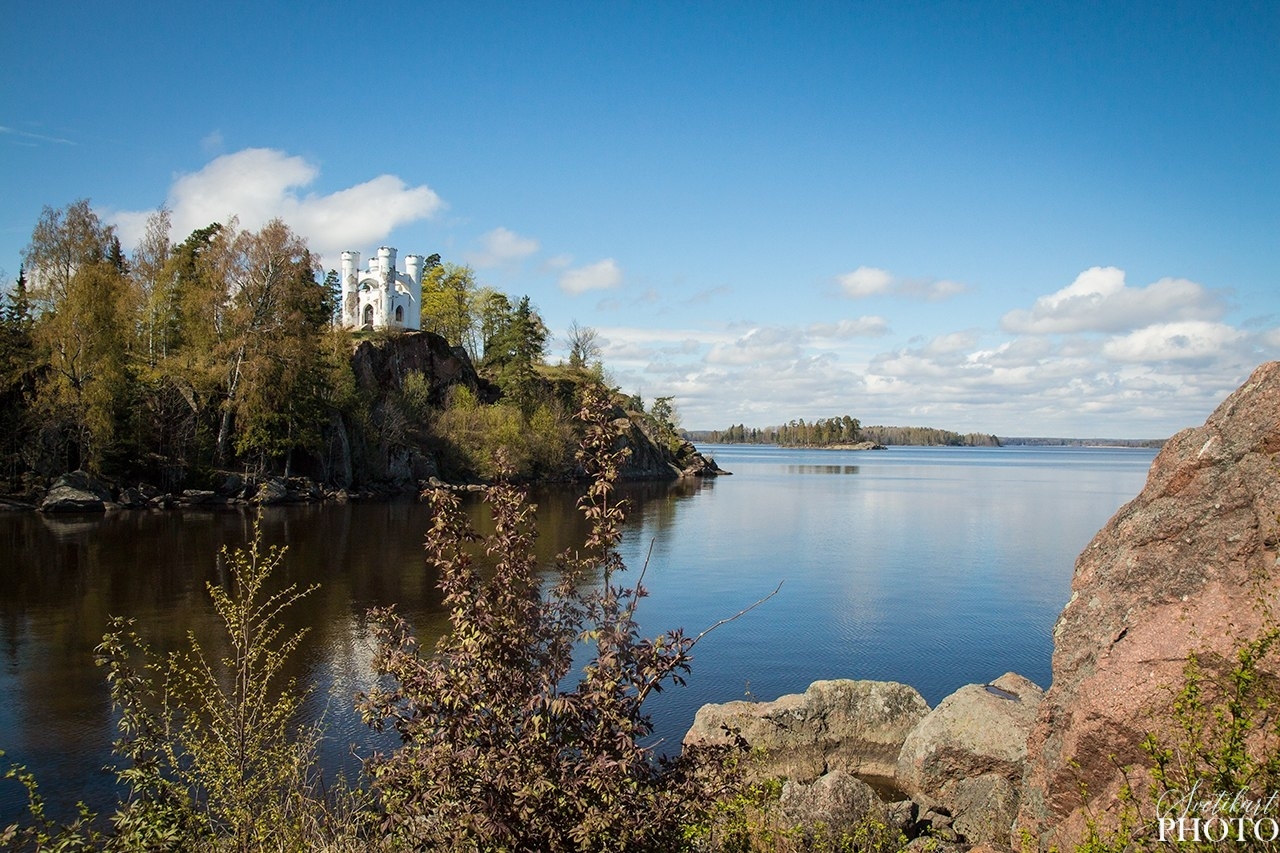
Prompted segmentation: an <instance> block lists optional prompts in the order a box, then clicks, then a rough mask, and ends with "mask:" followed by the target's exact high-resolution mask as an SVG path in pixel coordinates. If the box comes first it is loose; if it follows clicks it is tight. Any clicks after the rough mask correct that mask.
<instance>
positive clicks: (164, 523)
mask: <svg viewBox="0 0 1280 853" xmlns="http://www.w3.org/2000/svg"><path fill="white" fill-rule="evenodd" d="M709 485H710V482H709V481H708V482H707V483H706V484H704V483H701V482H691V483H680V484H676V485H674V486H672V485H669V484H664V483H644V484H629V485H626V486H624V487H623V488H621V489H620V490H619V491H620V492H621V494H622V496H624V497H626V498H627V499H628V500H629V501H631V502H632V505H633V509H632V520H631V521H630V522H629V526H628V528H627V535H629V536H634V535H636V532H637V531H638V530H641V529H643V530H645V531H648V533H647V535H660V534H661V532H662V531H663V530H665V529H667V528H668V527H669V526H670V525H671V524H672V521H673V519H674V517H675V513H676V505H677V503H679V502H681V501H683V500H686V499H688V498H690V497H692V496H693V495H696V494H697V493H699V492H700V491H701V490H703V489H706V488H709ZM580 494H581V492H580V490H578V489H572V488H544V489H538V490H536V491H535V492H534V493H533V494H531V496H530V499H531V500H533V501H534V502H535V503H536V504H537V505H538V512H537V524H538V528H539V531H540V534H541V535H540V537H539V539H538V541H537V545H536V553H537V557H538V559H539V562H540V563H541V564H542V565H543V566H544V570H550V568H551V567H552V566H553V564H554V561H555V557H556V555H557V554H558V553H559V552H561V551H562V550H564V549H565V548H567V547H569V546H570V545H573V544H576V543H580V542H581V541H582V540H583V538H584V537H585V535H586V532H587V530H586V523H585V521H584V520H583V518H582V516H581V514H580V513H579V512H578V511H577V508H576V505H577V501H578V498H579V496H580ZM464 506H465V509H466V511H467V513H468V514H469V516H470V517H471V519H472V522H473V524H474V525H475V526H476V527H477V529H479V530H480V531H481V532H489V531H491V530H492V521H491V519H490V518H489V516H488V512H487V509H486V508H485V507H484V506H483V504H482V503H481V502H480V501H479V500H478V497H477V496H474V495H467V496H466V498H465V500H464ZM255 521H256V522H257V523H259V524H260V525H261V528H262V534H263V542H264V543H265V544H267V545H280V546H287V548H288V554H287V557H286V559H285V561H284V564H283V567H282V571H281V573H280V576H279V577H277V578H275V580H276V581H277V582H278V584H279V586H280V587H283V586H285V585H288V584H291V583H296V584H297V585H298V586H299V587H300V588H304V587H306V586H309V585H311V584H318V585H319V589H318V590H317V591H316V592H314V593H312V594H311V595H309V596H307V597H306V598H304V599H303V600H302V601H300V602H299V603H298V604H297V605H296V606H294V607H293V608H291V609H290V610H288V611H286V612H285V614H284V622H285V628H286V630H287V631H294V630H299V629H303V628H306V629H307V630H308V635H307V637H306V639H305V641H304V643H303V645H302V646H301V647H300V649H299V652H298V654H297V655H296V656H295V657H294V658H293V659H292V660H291V661H290V663H289V666H288V668H287V669H286V671H285V672H284V673H283V676H284V677H285V678H294V679H296V680H297V682H298V683H299V684H307V685H312V686H313V692H312V693H311V695H310V696H309V697H308V700H307V702H306V705H305V707H304V709H303V713H304V715H305V716H306V717H307V718H308V719H318V718H321V717H323V718H324V719H325V720H326V721H327V723H328V726H329V731H328V740H327V741H326V742H325V744H324V746H323V755H322V759H323V761H324V763H325V764H326V765H327V766H329V767H330V768H335V767H344V768H345V769H346V770H347V771H348V773H349V774H350V773H354V772H358V760H357V759H356V758H354V757H353V756H352V748H353V746H354V747H355V749H356V751H357V752H358V753H362V754H367V753H368V752H369V751H370V750H371V749H373V748H374V747H375V746H379V745H389V744H387V743H386V742H385V741H379V740H378V739H377V738H376V737H375V736H374V735H373V733H372V732H370V731H368V730H367V729H366V728H365V727H364V726H362V725H361V724H360V723H359V721H358V719H357V718H356V716H355V714H354V712H353V711H352V704H351V698H352V695H353V694H354V693H355V692H356V691H359V690H364V689H367V688H368V687H369V686H371V682H372V673H371V669H370V665H369V663H370V658H371V655H372V644H371V640H370V637H369V632H368V626H367V625H366V620H365V614H366V613H367V611H368V609H369V608H371V607H376V606H385V605H392V604H394V605H395V606H396V607H397V609H398V610H399V611H400V612H401V613H402V614H403V615H405V617H406V618H407V619H408V620H409V621H410V622H411V624H413V625H414V627H415V629H416V631H417V632H418V635H419V638H420V639H421V640H423V641H424V644H430V643H433V642H434V640H435V638H436V637H438V636H439V634H440V632H441V631H443V630H444V628H445V627H446V625H447V618H446V614H445V612H444V609H443V606H442V598H441V593H440V591H439V589H438V587H437V581H438V577H437V576H436V574H435V572H434V571H433V570H432V569H430V568H429V567H428V566H427V565H426V561H425V559H424V554H423V549H422V543H423V537H424V534H425V532H426V530H427V527H428V525H429V523H430V512H429V508H428V507H427V505H426V504H423V503H418V502H416V501H400V502H391V503H377V504H348V505H325V506H319V505H317V506H294V507H271V508H266V509H264V510H262V511H261V513H259V511H258V510H256V509H254V510H250V509H247V508H213V509H208V508H200V509H184V510H168V511H122V512H115V513H110V514H107V515H99V516H76V517H58V516H44V515H39V514H35V513H28V514H12V513H10V514H5V515H4V516H0V663H2V666H0V749H2V750H4V751H5V752H6V756H5V758H6V760H7V761H15V762H20V763H25V764H27V765H28V766H29V768H30V769H31V770H33V771H35V772H36V774H37V777H38V779H39V780H40V781H41V784H42V788H44V791H45V793H46V795H47V796H48V797H49V799H50V800H51V803H50V805H51V807H52V808H53V809H54V811H55V813H63V814H70V813H71V810H72V808H73V806H74V803H75V801H76V800H77V799H81V798H84V799H86V800H87V801H88V802H90V804H91V805H93V806H94V807H99V808H105V807H109V806H110V804H111V803H112V802H113V801H114V793H113V789H112V784H113V777H112V776H111V774H109V773H107V772H106V771H104V770H103V769H102V768H104V767H106V766H107V765H109V764H110V763H111V762H112V760H113V757H112V755H111V743H112V741H113V740H114V738H115V736H116V732H115V725H114V724H115V720H114V717H113V714H112V711H111V707H110V698H109V695H108V692H107V688H106V684H105V682H104V681H103V678H102V671H101V670H100V669H98V668H97V667H95V666H94V663H93V650H94V647H95V646H96V645H97V644H98V643H99V642H100V641H101V638H102V633H103V631H104V630H105V628H106V626H107V623H108V621H109V619H110V618H111V617H112V616H115V615H122V616H129V617H131V618H134V619H136V620H137V626H136V627H137V630H138V632H139V633H140V634H141V635H142V636H143V637H145V638H146V640H147V642H148V643H149V644H150V645H151V647H152V649H153V650H154V651H155V653H156V654H157V655H164V654H167V653H168V652H169V651H171V650H175V649H178V648H183V647H185V646H186V644H187V642H188V636H192V637H194V638H195V639H196V640H198V641H199V642H200V643H201V644H202V646H203V647H204V648H205V649H206V650H207V651H208V653H209V654H210V655H211V656H215V657H216V656H221V655H223V654H225V653H226V651H227V648H226V644H225V641H224V638H223V636H222V627H221V625H220V624H219V623H218V621H217V620H216V618H215V616H214V614H213V612H212V607H211V605H210V602H209V597H208V593H207V590H206V584H211V583H213V584H221V585H225V584H226V583H227V581H228V578H227V565H226V561H225V559H224V557H223V556H222V550H223V549H224V548H227V549H235V548H239V547H243V546H244V545H245V544H246V543H247V542H249V541H250V539H251V537H252V533H253V527H254V524H255ZM482 570H483V566H482ZM21 803H22V797H21V791H20V790H19V789H18V787H17V786H16V785H15V784H13V783H0V826H4V825H7V824H8V823H9V822H11V821H12V820H13V819H14V818H15V817H16V815H17V813H18V811H19V810H20V808H21Z"/></svg>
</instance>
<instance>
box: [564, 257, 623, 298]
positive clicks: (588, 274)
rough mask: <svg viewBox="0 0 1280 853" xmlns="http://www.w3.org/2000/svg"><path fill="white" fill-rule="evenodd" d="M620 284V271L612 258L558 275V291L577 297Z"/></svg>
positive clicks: (567, 270)
mask: <svg viewBox="0 0 1280 853" xmlns="http://www.w3.org/2000/svg"><path fill="white" fill-rule="evenodd" d="M620 284H622V270H621V269H620V268H619V267H618V262H617V261H615V260H614V259H613V258H605V259H604V260H602V261H596V262H595V263H594V264H588V265H587V266H585V267H575V268H573V269H566V270H565V271H564V272H562V273H561V274H560V289H561V290H563V291H564V292H565V293H569V294H572V295H574V296H577V295H578V294H580V293H586V292H587V291H588V290H608V289H610V288H613V287H617V286H618V285H620Z"/></svg>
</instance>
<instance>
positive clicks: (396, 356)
mask: <svg viewBox="0 0 1280 853" xmlns="http://www.w3.org/2000/svg"><path fill="white" fill-rule="evenodd" d="M351 370H352V373H353V375H354V377H355V381H356V385H357V387H358V389H359V392H360V395H361V397H362V398H363V399H365V400H367V401H369V402H368V405H367V409H366V410H364V411H362V412H361V417H360V418H358V419H353V418H350V417H345V418H340V417H337V416H335V417H334V419H333V420H332V421H331V423H330V425H329V428H328V429H327V431H326V439H327V441H326V448H325V452H324V453H323V454H321V459H320V460H319V462H320V465H319V470H317V471H315V472H314V474H313V475H314V476H316V478H317V479H320V480H322V481H323V482H326V483H331V484H334V485H338V486H342V487H344V488H348V487H356V488H359V489H370V488H372V489H374V490H375V491H376V490H387V489H390V490H405V489H412V488H414V487H416V485H417V484H418V483H420V482H421V481H424V480H429V479H430V478H432V477H437V476H440V475H441V473H440V469H439V466H438V465H437V461H436V458H435V441H434V437H433V436H432V435H431V434H430V433H429V432H428V430H427V428H426V425H425V424H422V423H415V422H414V421H413V420H412V418H411V417H406V415H407V414H408V413H406V412H405V410H404V406H403V405H402V401H401V399H400V392H401V391H402V389H403V387H404V383H405V380H406V377H408V376H410V375H411V374H415V373H416V374H420V375H421V376H422V377H423V379H424V380H425V385H426V388H427V390H428V402H429V403H430V404H431V405H432V406H440V405H443V404H444V402H445V400H446V397H447V395H448V393H449V389H450V388H452V387H454V386H456V385H464V386H466V387H467V388H470V389H471V390H472V391H473V392H474V393H475V396H476V398H477V400H478V401H479V402H480V403H482V404H489V403H493V402H496V401H497V400H498V399H499V398H500V397H501V396H502V392H501V390H500V389H499V388H498V387H497V386H496V385H494V384H492V383H491V382H489V381H488V380H486V379H484V378H483V377H481V376H480V375H479V374H478V373H477V372H476V370H475V368H474V366H473V365H472V363H471V360H470V358H469V357H468V356H467V353H466V351H465V350H464V349H462V348H461V347H451V346H450V345H449V343H448V342H447V341H446V340H445V339H444V338H442V337H440V336H439V335H436V334H433V333H431V332H406V333H403V334H399V335H395V336H390V337H384V338H378V339H374V340H366V341H363V342H361V343H360V344H359V345H358V346H357V347H356V348H355V351H354V352H353V353H352V356H351ZM617 414H618V416H619V417H620V418H621V417H627V416H626V415H625V414H624V412H623V411H622V409H621V408H619V409H618V412H617ZM354 420H358V421H360V422H359V423H355V422H353V421H354ZM629 421H630V423H629V424H627V429H626V442H627V444H628V446H629V447H630V448H631V456H630V458H629V460H628V462H627V465H626V466H625V468H624V469H623V472H622V476H623V478H624V479H664V480H670V479H675V478H677V477H681V476H714V475H716V474H720V473H724V472H722V471H721V470H720V469H719V468H718V467H717V466H716V464H715V461H714V460H712V459H708V458H706V457H704V456H703V455H702V454H701V453H699V452H698V451H697V449H696V448H695V447H694V446H693V445H692V444H689V443H688V442H681V443H680V445H679V446H678V447H670V446H667V444H666V443H664V442H662V441H660V440H659V439H657V438H656V437H655V436H654V435H653V434H652V430H651V428H650V426H649V425H648V424H647V423H646V421H645V419H644V418H642V417H631V418H629Z"/></svg>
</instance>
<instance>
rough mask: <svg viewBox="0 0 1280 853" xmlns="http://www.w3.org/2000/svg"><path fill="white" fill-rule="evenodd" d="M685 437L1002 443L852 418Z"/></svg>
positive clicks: (784, 442)
mask: <svg viewBox="0 0 1280 853" xmlns="http://www.w3.org/2000/svg"><path fill="white" fill-rule="evenodd" d="M685 437H686V438H687V439H688V440H689V441H692V442H694V443H699V442H706V443H710V444H775V445H778V446H779V447H814V448H833V449H835V448H847V447H853V446H868V447H869V446H874V445H890V444H896V445H913V446H925V447H936V446H948V447H999V446H1000V443H1001V440H1000V439H999V438H997V437H996V436H994V435H988V434H984V433H965V434H961V433H958V432H953V431H951V430H946V429H936V428H934V427H897V426H865V427H864V426H863V425H862V423H861V421H859V420H858V419H857V418H855V417H853V416H851V415H839V416H836V417H830V418H818V419H817V420H814V421H805V420H804V418H797V419H795V420H791V421H788V422H787V423H785V424H781V425H778V426H767V427H747V426H744V425H743V424H737V425H735V426H730V427H728V428H727V429H723V430H690V431H686V432H685Z"/></svg>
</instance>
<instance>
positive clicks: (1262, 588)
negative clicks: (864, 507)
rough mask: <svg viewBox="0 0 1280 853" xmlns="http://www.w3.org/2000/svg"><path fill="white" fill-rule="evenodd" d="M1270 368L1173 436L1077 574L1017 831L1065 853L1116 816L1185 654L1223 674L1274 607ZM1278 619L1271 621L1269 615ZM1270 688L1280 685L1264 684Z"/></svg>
mask: <svg viewBox="0 0 1280 853" xmlns="http://www.w3.org/2000/svg"><path fill="white" fill-rule="evenodd" d="M1277 454H1280V362H1270V363H1267V364H1264V365H1262V366H1261V367H1259V368H1258V369H1257V370H1256V371H1255V372H1254V374H1253V375H1252V376H1251V377H1250V378H1249V380H1248V382H1246V383H1245V384H1244V385H1243V386H1242V387H1241V388H1239V389H1238V390H1237V391H1236V392H1235V393H1233V394H1232V395H1231V396H1230V397H1228V398H1227V400H1226V401H1225V402H1223V403H1222V405H1221V406H1219V407H1218V409H1217V411H1215V412H1214V413H1213V415H1212V416H1210V418H1209V419H1208V421H1206V422H1205V424H1204V426H1201V427H1199V428H1196V429H1188V430H1184V431H1183V432H1181V433H1179V434H1178V435H1176V436H1174V437H1173V438H1172V439H1170V440H1169V442H1168V443H1167V444H1165V446H1164V448H1163V450H1162V451H1161V452H1160V454H1159V455H1158V456H1157V457H1156V459H1155V461H1154V462H1153V464H1152V466H1151V471H1150V473H1149V475H1148V477H1147V483H1146V486H1145V488H1144V489H1143V490H1142V492H1141V494H1139V495H1138V497H1137V498H1135V499H1134V500H1133V501H1131V502H1130V503H1128V504H1127V505H1126V506H1124V507H1123V508H1121V509H1120V511H1119V512H1117V513H1116V515H1115V516H1114V517H1113V518H1112V519H1111V520H1110V521H1108V522H1107V524H1106V526H1104V527H1103V528H1102V530H1101V531H1099V533H1098V534H1097V536H1096V537H1094V539H1093V541H1092V542H1091V543H1090V544H1089V546H1088V547H1087V548H1086V549H1085V550H1084V552H1083V553H1082V554H1081V555H1080V557H1079V558H1078V559H1077V561H1076V567H1075V575H1074V578H1073V581H1072V593H1071V599H1070V601H1069V603H1068V604H1067V606H1066V608H1065V609H1064V610H1063V612H1062V615H1061V616H1060V617H1059V619H1058V622H1057V625H1056V626H1055V628H1054V653H1053V683H1052V686H1051V688H1050V689H1049V691H1048V693H1047V695H1046V696H1045V699H1044V701H1043V703H1041V705H1040V710H1039V716H1038V718H1037V721H1036V726H1035V728H1034V730H1033V731H1032V734H1031V737H1030V739H1029V741H1028V766H1027V771H1026V774H1025V776H1024V778H1023V786H1022V796H1021V806H1020V810H1019V816H1018V827H1019V828H1020V829H1022V830H1026V831H1028V832H1029V833H1030V834H1031V835H1032V836H1033V837H1036V838H1038V839H1039V843H1040V847H1041V849H1047V848H1048V846H1049V845H1050V844H1051V843H1056V844H1057V845H1058V846H1059V848H1060V849H1069V847H1070V845H1071V844H1072V843H1073V842H1074V841H1076V840H1077V839H1078V838H1079V837H1080V834H1081V833H1082V831H1083V830H1084V826H1085V812H1084V806H1085V804H1084V803H1083V802H1082V798H1081V794H1080V788H1081V784H1082V783H1083V784H1084V785H1085V786H1086V787H1087V790H1088V792H1089V799H1090V803H1089V804H1088V805H1089V810H1090V811H1092V812H1093V813H1094V814H1095V815H1096V814H1098V813H1099V812H1101V811H1103V810H1104V809H1105V807H1106V806H1107V805H1109V804H1111V803H1113V802H1114V798H1115V795H1116V793H1117V791H1118V790H1119V787H1120V784H1121V781H1122V780H1121V775H1120V772H1119V770H1118V769H1117V768H1118V767H1123V766H1126V765H1130V764H1139V765H1145V764H1147V763H1148V762H1146V761H1145V756H1144V755H1143V753H1142V750H1141V743H1142V740H1143V738H1144V736H1145V735H1146V733H1147V732H1148V731H1151V730H1152V729H1159V728H1160V727H1161V725H1162V724H1161V722H1160V721H1161V720H1162V719H1167V718H1168V715H1169V708H1170V702H1171V699H1172V695H1173V693H1172V691H1173V690H1176V689H1177V687H1178V686H1179V685H1180V684H1181V683H1182V680H1183V676H1182V670H1183V666H1184V664H1185V662H1186V659H1187V654H1188V652H1190V651H1193V650H1194V651H1196V652H1197V654H1198V655H1200V658H1201V660H1202V661H1203V662H1204V663H1205V665H1206V666H1210V667H1211V666H1213V665H1214V663H1215V661H1216V662H1219V663H1220V662H1222V661H1226V660H1230V659H1231V657H1232V655H1233V653H1234V651H1235V650H1236V649H1237V648H1239V646H1240V643H1241V641H1242V639H1247V638H1252V637H1254V636H1256V635H1257V634H1258V633H1259V629H1260V626H1261V625H1262V622H1263V617H1262V613H1261V608H1260V607H1259V606H1257V604H1256V602H1258V601H1259V600H1261V601H1265V602H1268V603H1269V604H1270V605H1271V606H1272V607H1273V608H1274V607H1276V606H1277V605H1278V604H1280V577H1277V572H1276V566H1277V562H1276V560H1277V552H1278V548H1280V522H1278V521H1277V519H1278V517H1280V478H1278V477H1277V470H1278V469H1277V463H1278V462H1280V459H1277ZM1276 612H1280V610H1277V611H1276ZM1275 674H1277V675H1280V673H1275Z"/></svg>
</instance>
